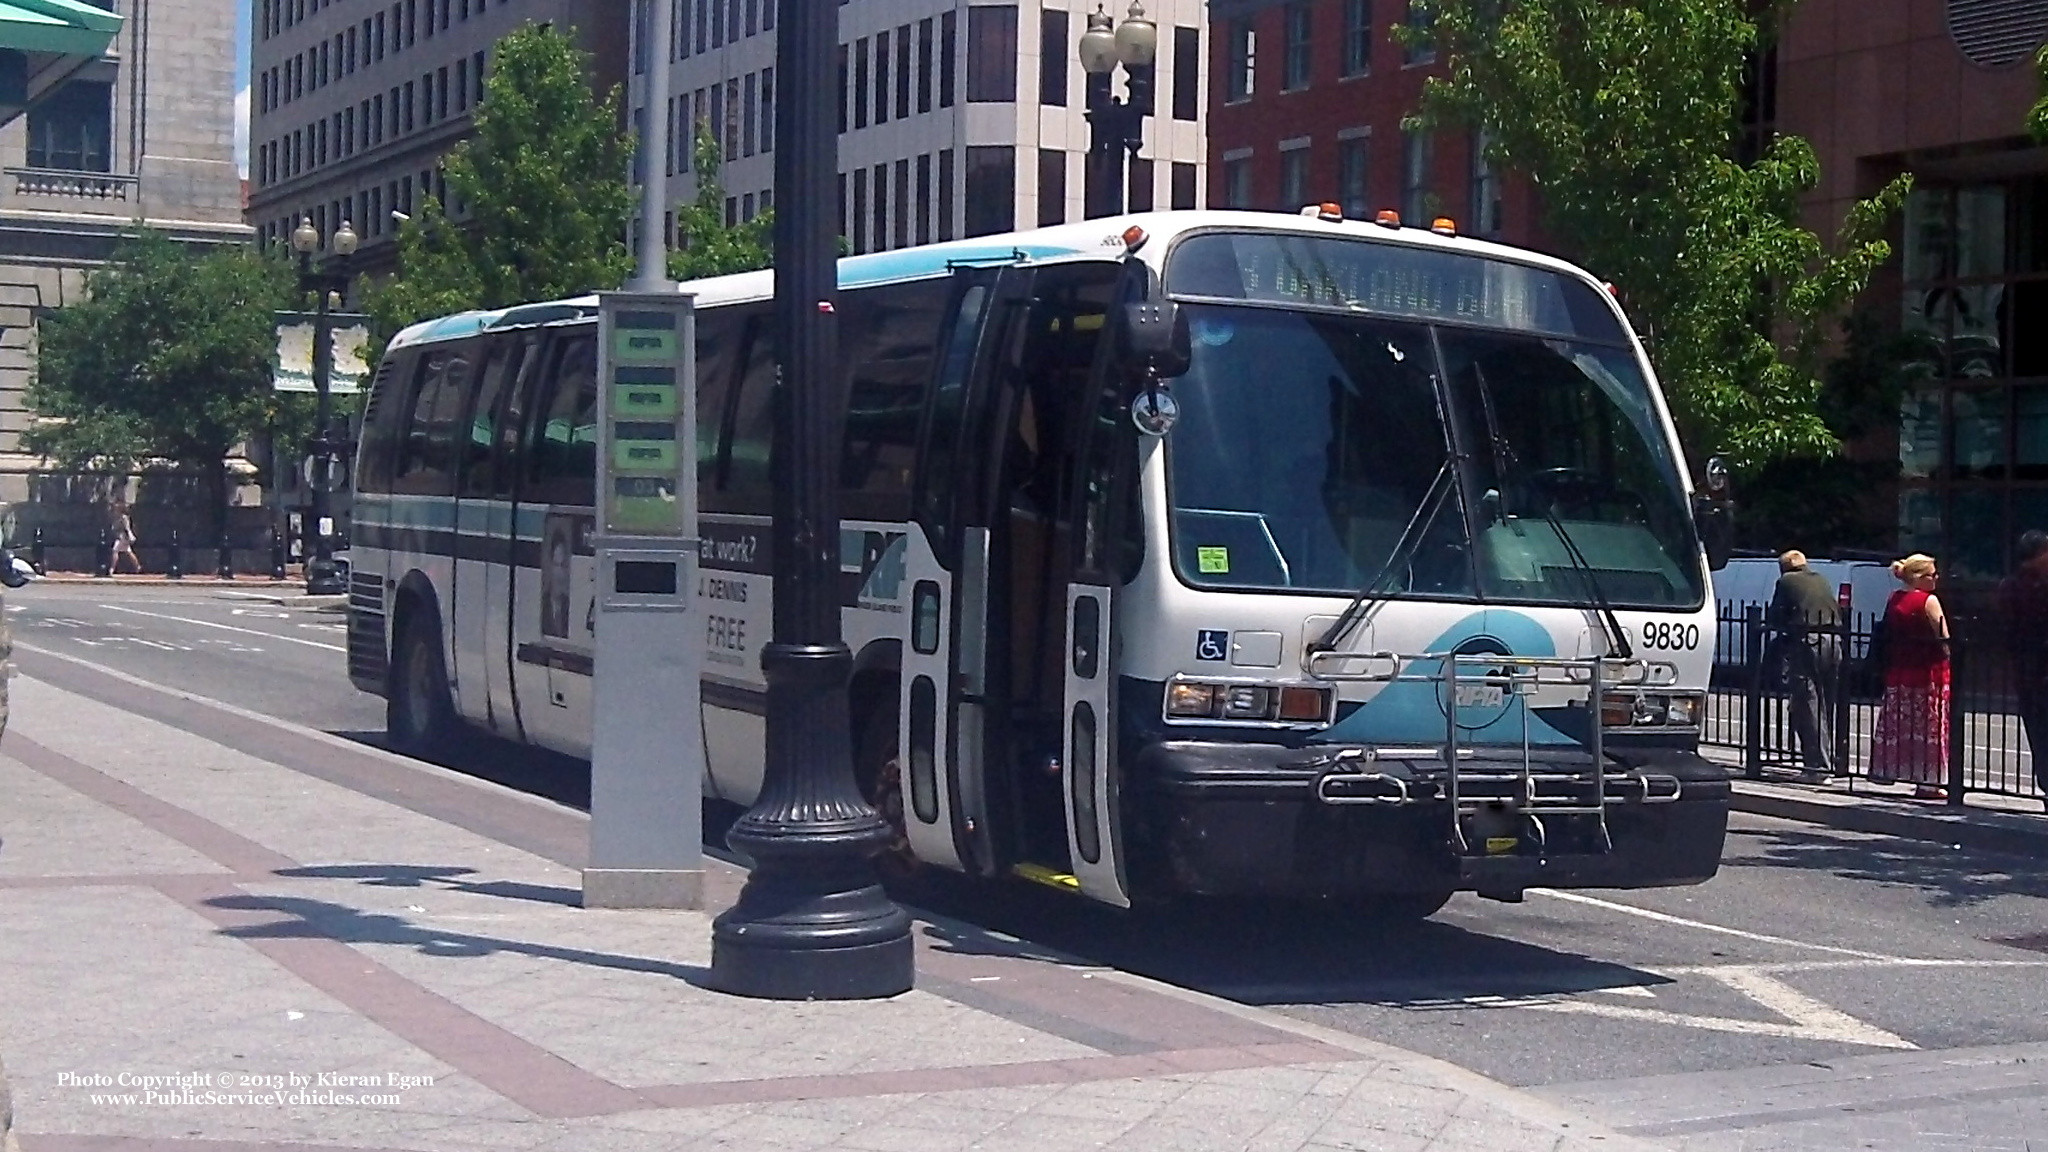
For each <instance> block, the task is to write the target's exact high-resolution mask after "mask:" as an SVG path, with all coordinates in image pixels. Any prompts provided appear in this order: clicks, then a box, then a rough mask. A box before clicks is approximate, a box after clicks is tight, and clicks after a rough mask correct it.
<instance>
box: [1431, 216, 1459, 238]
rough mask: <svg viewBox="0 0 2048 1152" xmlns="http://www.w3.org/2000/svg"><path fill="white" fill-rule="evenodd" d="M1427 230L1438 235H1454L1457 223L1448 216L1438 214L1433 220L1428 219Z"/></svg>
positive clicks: (1456, 230)
mask: <svg viewBox="0 0 2048 1152" xmlns="http://www.w3.org/2000/svg"><path fill="white" fill-rule="evenodd" d="M1429 230H1430V231H1431V232H1434V233H1436V234H1437V235H1439V236H1456V235H1457V234H1458V224H1457V222H1456V221H1454V220H1452V219H1451V218H1450V217H1449V216H1439V217H1437V218H1436V219H1435V220H1432V221H1430V224H1429Z"/></svg>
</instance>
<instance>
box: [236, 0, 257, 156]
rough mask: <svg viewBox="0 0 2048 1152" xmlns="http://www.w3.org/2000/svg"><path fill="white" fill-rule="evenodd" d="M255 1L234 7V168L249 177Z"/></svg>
mask: <svg viewBox="0 0 2048 1152" xmlns="http://www.w3.org/2000/svg"><path fill="white" fill-rule="evenodd" d="M255 6H256V4H255V0H241V2H239V3H237V4H236V5H235V167H236V168H238V169H240V170H241V173H242V178H243V179H245V180H246V179H248V177H249V11H250V9H252V8H254V7H255Z"/></svg>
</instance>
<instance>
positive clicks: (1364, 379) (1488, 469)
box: [1167, 302, 1704, 608]
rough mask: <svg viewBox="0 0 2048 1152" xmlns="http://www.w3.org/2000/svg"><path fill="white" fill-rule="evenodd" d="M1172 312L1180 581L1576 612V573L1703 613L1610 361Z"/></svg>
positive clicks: (1419, 335)
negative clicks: (1182, 346) (1179, 332)
mask: <svg viewBox="0 0 2048 1152" xmlns="http://www.w3.org/2000/svg"><path fill="white" fill-rule="evenodd" d="M1182 307H1183V309H1184V310H1185V312H1186V313H1187V315H1188V320H1189V330H1190V335H1191V345H1192V352H1193V355H1192V359H1191V365H1190V368H1189V370H1188V372H1187V373H1186V375H1184V376H1182V377H1180V378H1178V379H1177V380H1175V381H1174V382H1173V385H1172V387H1173V390H1174V392H1175V394H1176V397H1177V399H1179V401H1180V407H1181V413H1182V415H1181V419H1180V422H1179V423H1177V424H1176V425H1175V426H1174V429H1173V433H1172V435H1171V436H1170V437H1169V438H1168V440H1167V454H1168V459H1169V489H1170V498H1171V501H1172V505H1173V512H1172V532H1173V537H1174V548H1173V552H1174V558H1175V562H1176V564H1177V565H1178V567H1179V569H1180V572H1181V574H1182V577H1183V579H1185V580H1187V581H1188V582H1190V583H1191V584H1194V585H1196V586H1202V587H1218V588H1223V587H1228V588H1245V589H1275V588H1286V589H1300V590H1314V591H1318V592H1325V593H1327V592H1344V593H1351V592H1356V591H1359V590H1366V591H1370V592H1373V593H1377V594H1384V595H1392V596H1429V597H1450V598H1464V599H1480V600H1500V601H1512V602H1536V603H1544V602H1550V603H1571V604H1584V603H1588V602H1590V601H1592V600H1594V599H1596V597H1595V596H1594V595H1593V587H1592V586H1591V585H1589V583H1588V573H1587V572H1586V571H1585V569H1586V568H1590V569H1591V570H1592V572H1591V577H1592V579H1593V580H1594V581H1597V588H1598V591H1599V592H1600V593H1601V594H1604V595H1605V597H1606V598H1607V599H1608V600H1609V601H1610V602H1612V603H1613V604H1615V605H1617V606H1633V607H1645V608H1691V607H1696V606H1697V605H1698V604H1699V603H1700V602H1701V598H1702V590H1703V587H1704V581H1703V577H1702V574H1701V571H1700V562H1699V557H1698V545H1697V543H1696V542H1695V540H1694V536H1693V531H1692V526H1691V519H1690V517H1689V516H1688V514H1687V512H1686V508H1685V504H1684V499H1683V494H1682V489H1681V485H1680V482H1679V476H1678V467H1677V463H1676V461H1675V459H1674V458H1673V454H1672V452H1671V450H1670V447H1669V444H1668V441H1667V439H1666V437H1665V436H1664V434H1663V432H1662V428H1661V424H1660V422H1659V420H1658V417H1657V414H1656V408H1655V407H1654V405H1653V403H1652V400H1651V396H1650V391H1649V385H1648V382H1647V381H1646V380H1645V379H1644V377H1643V375H1642V373H1641V372H1640V371H1639V370H1638V368H1637V367H1636V363H1635V360H1634V357H1633V354H1632V353H1631V351H1630V350H1629V349H1628V348H1626V347H1623V346H1616V345H1612V344H1606V343H1596V342H1590V341H1585V340H1573V339H1568V338H1565V337H1564V336H1562V335H1558V334H1548V333H1538V332H1512V331H1499V332H1494V331H1486V330H1482V329H1477V328H1467V327H1452V326H1439V325H1432V324H1427V323H1424V322H1421V321H1420V320H1415V319H1399V318H1381V317H1376V316H1368V315H1357V314H1341V313H1337V312H1334V311H1320V310H1318V311H1298V310H1293V309H1282V308H1275V307H1270V306H1257V305H1238V304H1221V303H1192V302H1190V303H1186V304H1183V305H1182ZM1561 533H1562V535H1561ZM1568 543H1569V545H1576V548H1577V550H1578V551H1579V552H1580V553H1582V554H1583V556H1584V562H1585V563H1584V566H1583V567H1582V566H1581V565H1580V564H1579V563H1578V562H1576V561H1575V560H1574V559H1573V557H1572V555H1571V552H1572V548H1571V547H1570V546H1568Z"/></svg>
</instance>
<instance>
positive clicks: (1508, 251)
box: [348, 205, 1729, 916]
mask: <svg viewBox="0 0 2048 1152" xmlns="http://www.w3.org/2000/svg"><path fill="white" fill-rule="evenodd" d="M682 289H683V290H684V291H686V292H689V293H691V294H693V295H694V297H695V301H696V309H697V313H696V315H697V320H696V323H697V348H696V356H697V360H696V364H697V388H698V405H699V406H698V414H699V418H698V445H697V446H698V452H699V468H700V470H699V480H700V487H701V496H700V508H701V529H700V531H701V542H700V544H701V551H700V556H701V569H700V573H701V581H700V583H699V586H698V588H697V592H696V594H697V596H698V598H699V604H700V606H701V608H702V610H703V614H704V619H705V620H706V628H705V637H704V644H705V653H704V654H705V659H706V664H705V669H706V670H705V673H704V679H703V695H702V699H703V729H704V743H705V748H704V752H705V757H706V761H707V764H708V768H709V771H708V774H707V777H706V782H705V787H706V790H707V792H708V793H709V794H711V795H713V796H715V797H719V798H723V799H726V800H730V801H735V802H738V803H740V804H746V803H749V802H751V801H752V800H753V798H754V796H755V793H756V790H757V789H758V787H759V785H760V782H761V777H762V759H763V733H764V718H763V714H764V711H765V700H766V697H765V691H764V688H765V681H764V679H763V677H762V673H761V669H760V663H759V652H758V649H759V647H760V645H761V644H762V643H764V642H765V641H766V640H767V639H768V637H769V635H770V604H771V599H772V598H771V596H770V585H771V583H772V581H773V580H774V579H775V578H776V572H777V567H776V557H775V556H774V555H773V553H772V552H771V550H770V532H769V510H770V500H771V493H772V490H773V488H774V485H775V483H776V473H775V469H774V464H773V461H772V460H771V458H770V454H769V440H770V428H771V424H772V420H771V408H772V404H771V394H772V392H773V390H774V386H775V376H776V370H775V360H774V343H775V341H774V317H773V313H772V304H771V294H772V273H769V272H754V273H745V274H740V275H732V276H722V277H717V278H713V279H706V280H702V281H697V282H692V283H688V284H685V285H683V286H682ZM837 312H838V316H839V333H840V335H839V342H840V343H839V346H840V350H841V357H842V360H843V362H844V375H843V379H842V381H841V385H842V388H843V391H842V393H841V397H842V399H841V404H842V412H843V414H844V452H843V456H842V459H841V461H840V464H839V479H840V483H841V514H842V516H843V525H842V537H841V540H842V543H841V556H842V584H841V593H842V596H843V604H844V618H843V619H844V633H845V637H846V640H847V642H848V644H849V645H850V646H851V648H852V650H853V652H854V657H855V662H854V671H853V681H852V708H853V715H852V717H851V719H852V728H853V732H854V736H855V742H856V746H855V763H856V767H857V771H858V774H859V776H860V780H861V784H862V787H863V788H864V789H865V790H866V791H867V793H868V795H869V796H870V797H871V798H873V799H874V800H875V801H876V802H877V804H878V806H879V807H881V808H882V809H883V810H884V811H885V812H886V813H888V814H890V815H891V816H892V817H893V818H895V819H896V820H898V822H899V824H900V834H901V835H900V838H899V840H900V842H899V844H898V848H897V850H898V851H899V852H901V853H903V854H905V855H906V856H914V857H915V860H916V861H920V862H923V863H924V864H927V865H932V866H938V867H943V868H948V869H956V870H959V871H962V872H965V873H968V874H971V875H976V876H988V877H993V876H999V875H1006V876H1022V877H1025V878H1027V879H1032V880H1037V881H1040V882H1044V883H1048V884H1052V885H1054V886H1057V887H1061V888H1064V889H1067V890H1070V891H1075V892H1078V893H1080V894H1083V895H1086V896H1089V897H1092V898H1094V899H1097V900H1101V901H1106V902H1108V903H1111V904H1117V905H1127V904H1129V903H1130V902H1131V901H1132V900H1133V898H1134V897H1136V898H1140V899H1149V898H1150V897H1153V896H1162V897H1164V896H1172V895H1232V896H1249V897H1262V898H1274V899H1279V898H1296V897H1301V898H1314V899H1317V900H1321V901H1343V902H1345V903H1346V904H1347V905H1348V906H1355V907H1357V908H1360V909H1367V910H1373V911H1377V912H1380V913H1384V914H1389V915H1407V916H1416V915H1428V914H1429V913H1431V912H1434V911H1435V910H1436V909H1437V908H1439V907H1441V906H1442V904H1443V902H1444V901H1445V900H1446V899H1448V898H1449V895H1450V894H1451V893H1452V892H1454V891H1459V890H1465V891H1476V892H1478V893H1480V894H1482V895H1484V896H1490V897H1494V898H1497V899H1506V900H1514V899H1518V898H1520V896H1521V894H1522V892H1523V891H1524V889H1526V888H1528V887H1533V886H1544V887H1550V888H1575V887H1612V888H1632V887H1650V886H1660V885H1677V884H1692V883H1698V882H1700V881H1704V880H1706V879H1708V878H1709V877H1711V876H1713V875H1714V872H1715V870H1716V868H1717V867H1718V865H1719V862H1720V858H1721V849H1722V841H1723V837H1724V834H1725V831H1726V824H1727V812H1728V799H1729V786H1728V778H1727V773H1726V772H1725V771H1724V770H1723V769H1721V768H1718V767H1716V766H1714V765H1712V764H1710V763H1708V762H1706V761H1705V760H1703V759H1701V758H1700V757H1699V755H1698V754H1697V751H1696V750H1697V746H1698V740H1699V734H1700V721H1701V709H1702V701H1703V697H1704V692H1705V690H1706V687H1707V677H1708V670H1709V668H1710V666H1711V664H1712V653H1711V648H1712V645H1713V640H1714V628H1713V616H1712V612H1713V599H1712V597H1711V596H1710V595H1709V594H1708V588H1707V569H1708V555H1709V553H1710V552H1713V553H1718V552H1719V551H1721V549H1720V547H1719V545H1718V544H1712V545H1711V546H1710V544H1709V543H1708V542H1709V541H1711V540H1713V539H1715V538H1716V537H1718V535H1719V534H1720V533H1719V530H1718V526H1719V525H1721V524H1723V523H1724V522H1725V521H1724V520H1723V518H1722V517H1721V516H1720V515H1719V514H1718V512H1714V511H1711V510H1710V502H1709V501H1708V500H1707V499H1706V498H1705V497H1704V496H1703V497H1700V498H1698V499H1695V498H1693V497H1692V484H1691V481H1690V479H1689V470H1688V468H1687V466H1686V464H1685V460H1684V457H1683V454H1682V452H1681V449H1680V444H1679V441H1678V438H1677V435H1676V433H1675V431H1674V429H1673V425H1672V421H1671V416H1670V414H1669V412H1668V410H1667V409H1666V406H1665V402H1664V399H1663V397H1662V395H1661V394H1660V391H1659V389H1658V386H1657V384H1656V382H1655V381H1654V379H1653V377H1652V374H1651V369H1650V365H1649V363H1648V361H1647V360H1646V359H1645V357H1644V353H1643V349H1642V346H1641V344H1640V343H1639V342H1638V341H1637V339H1636V338H1635V336H1634V335H1633V333H1632V331H1631V329H1630V327H1629V325H1628V323H1627V321H1626V320H1625V318H1624V316H1623V313H1622V312H1621V311H1620V309H1619V308H1618V307H1617V306H1616V303H1615V301H1614V300H1613V298H1612V295H1611V293H1610V292H1609V291H1606V290H1604V289H1603V286H1602V285H1601V284H1600V283H1599V282H1598V281H1596V280H1594V279H1593V278H1592V277H1590V276H1588V275H1587V274H1586V273H1584V272H1582V271H1580V270H1579V269H1577V268H1574V267H1572V266H1570V265H1568V264H1565V263H1563V262H1560V261H1558V260H1555V259H1551V258H1548V257H1545V256H1542V255H1538V254H1535V253H1531V252H1527V251H1521V250H1518V249H1513V248H1508V247H1504V246H1500V245H1496V244H1490V243H1484V242H1480V241H1477V240H1472V239H1467V238H1464V237H1460V236H1457V235H1455V229H1454V228H1453V227H1452V225H1451V223H1450V222H1449V221H1438V222H1437V223H1436V224H1435V225H1434V226H1433V227H1431V228H1418V227H1412V226H1404V225H1403V224H1401V222H1399V221H1398V220H1397V219H1394V218H1393V217H1392V214H1390V213H1389V214H1382V216H1381V217H1380V218H1379V219H1377V220H1374V221H1356V220H1345V219H1342V218H1341V217H1340V215H1339V213H1338V212H1337V209H1336V208H1335V207H1334V206H1331V205H1323V206H1320V207H1313V208H1310V209H1307V210H1305V211H1304V212H1303V213H1302V214H1300V215H1288V214H1284V213H1258V212H1238V211H1193V212H1164V213H1145V214H1134V215H1128V216H1122V217H1117V218H1114V219H1111V220H1102V221H1095V222H1090V223H1084V224H1071V225H1065V226H1060V227H1053V228H1045V229H1040V230H1036V231H1026V232H1018V233H1014V234H1009V235H999V236H984V237H979V238H976V239H970V240H962V241H956V242H948V243H942V244H934V245H930V246H925V247H918V248H910V249H904V250H900V251H893V252H885V253H877V254H872V255H864V256H853V257H848V258H845V259H842V260H841V261H840V262H839V298H838V302H837ZM596 370H597V342H596V305H595V300H594V299H581V300H569V301H562V302H555V303H545V304H534V305H527V306H522V307H516V308H511V309H507V310H504V311H497V312H470V313H464V314H461V315H456V316H450V317H446V318H443V319H439V320H435V321H432V322H428V323H423V324H419V325H415V326H413V327H411V328H408V329H406V330H405V331H404V332H401V333H400V334H399V335H398V336H397V337H396V338H395V339H394V340H392V342H391V344H390V347H389V350H388V351H387V352H386V354H385V356H384V357H383V359H382V361H381V363H380V365H379V367H378V370H377V375H376V380H375V384H374V388H373V391H372V392H371V395H370V398H369V401H368V406H367V411H366V414H365V418H364V427H363V434H362V441H361V447H360V452H359V457H358V462H357V466H356V473H355V475H356V486H357V491H356V494H355V505H354V507H355V513H354V515H355V521H354V535H353V541H352V543H353V548H352V560H353V567H352V571H351V574H350V582H349V599H348V649H349V652H348V664H349V673H350V676H351V678H352V680H353V681H354V682H355V683H356V684H357V685H358V686H359V687H360V688H362V689H363V690H365V691H368V692H372V693H377V694H380V695H382V696H384V697H385V698H386V699H387V701H388V708H389V719H390V728H391V735H392V737H393V739H394V741H395V743H397V744H398V745H399V746H401V747H406V748H414V749H418V748H423V747H425V746H428V745H431V744H433V743H435V742H436V741H439V740H443V739H445V738H447V737H448V736H449V735H450V734H451V733H453V732H455V731H457V730H459V729H461V728H462V727H463V726H465V725H467V726H474V727H476V728H480V729H484V730H487V731H489V732H492V733H495V734H497V735H499V736H501V737H505V738H508V739H511V740H517V741H525V742H529V743H532V744H538V745H544V746H546V747H548V748H552V749H556V750H559V751H561V752H565V753H569V754H571V755H578V756H585V757H587V756H588V754H589V749H590V739H591V736H590V733H591V667H592V660H593V655H594V653H593V649H592V602H593V594H594V588H593V579H594V556H593V555H592V546H591V533H592V503H593V488H594V476H595V466H596V461H595V449H596V415H595V410H596V404H597V378H596Z"/></svg>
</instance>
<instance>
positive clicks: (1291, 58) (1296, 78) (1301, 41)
mask: <svg viewBox="0 0 2048 1152" xmlns="http://www.w3.org/2000/svg"><path fill="white" fill-rule="evenodd" d="M1282 19H1283V26H1284V27H1285V29H1286V33H1287V38H1286V43H1287V47H1286V50H1285V52H1284V53H1283V54H1282V58H1283V60H1284V61H1285V65H1284V74H1283V75H1282V76H1281V78H1280V88H1281V90H1282V91H1286V92H1292V91H1294V90H1295V89H1298V88H1306V87H1308V76H1309V46H1310V39H1309V31H1310V28H1311V26H1312V25H1311V23H1310V17H1309V6H1308V0H1293V2H1292V3H1290V4H1288V5H1287V7H1286V9H1285V10H1284V11H1283V13H1282Z"/></svg>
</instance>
